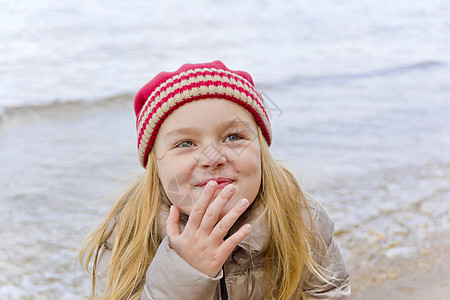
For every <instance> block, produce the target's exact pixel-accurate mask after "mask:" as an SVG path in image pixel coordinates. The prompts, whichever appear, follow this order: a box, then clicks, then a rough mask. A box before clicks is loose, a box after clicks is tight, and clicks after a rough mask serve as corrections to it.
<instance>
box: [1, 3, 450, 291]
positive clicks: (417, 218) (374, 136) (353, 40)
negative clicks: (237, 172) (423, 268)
mask: <svg viewBox="0 0 450 300" xmlns="http://www.w3.org/2000/svg"><path fill="white" fill-rule="evenodd" d="M448 20H450V4H449V3H448V1H444V0H434V1H427V2H410V1H396V2H392V1H346V2H345V3H340V2H336V1H330V0H328V1H325V0H321V1H315V2H314V3H307V2H300V1H296V2H294V1H278V2H268V1H247V2H242V1H230V2H217V1H214V2H207V1H200V0H195V1H190V2H187V3H180V2H175V1H165V2H162V1H158V2H157V1H137V0H136V1H127V2H124V1H73V0H68V1H51V0H43V1H29V0H24V1H19V2H18V1H11V0H9V1H8V0H0V53H1V55H0V165H1V171H0V179H1V180H0V200H1V204H2V205H1V206H0V240H1V242H0V253H1V256H0V298H1V299H27V298H30V299H31V298H33V299H34V298H39V299H41V298H48V299H80V298H83V297H87V295H88V293H89V280H88V278H87V277H86V276H85V275H84V274H83V273H82V271H80V270H78V271H77V273H76V277H75V276H74V275H73V265H72V260H73V257H74V255H75V253H76V249H77V248H78V247H79V246H80V244H81V241H82V239H83V238H84V237H85V236H86V235H87V233H88V232H89V231H90V230H92V228H93V227H94V226H95V225H96V224H98V222H99V221H100V220H101V218H102V217H103V216H104V215H105V214H106V212H107V210H108V209H109V208H110V207H111V205H112V202H113V201H114V199H115V197H116V196H117V194H118V193H119V192H120V191H121V189H122V188H123V187H124V186H125V185H126V183H127V182H129V181H130V180H131V179H132V178H133V177H134V176H136V175H137V174H139V173H141V172H142V170H141V168H140V167H139V164H138V161H137V156H136V150H135V144H136V138H135V132H134V130H135V129H134V115H133V108H132V100H133V96H134V93H135V92H136V91H137V89H138V88H139V87H140V86H142V85H143V84H144V83H145V82H146V81H148V80H149V79H150V78H151V77H153V76H154V75H155V74H156V73H157V72H159V71H161V70H174V69H176V68H177V67H179V66H180V65H181V64H183V63H185V62H205V61H212V60H215V59H221V60H223V61H224V62H225V64H226V65H228V66H229V67H230V68H232V69H243V70H246V71H248V72H250V73H251V74H252V76H253V78H254V80H255V83H256V85H257V88H258V89H259V90H260V91H261V92H262V93H263V95H264V97H265V101H266V104H267V106H268V109H269V111H270V117H271V122H272V126H273V132H274V141H273V145H272V146H271V149H272V153H273V154H274V156H275V157H276V158H279V159H281V160H282V161H283V162H284V163H285V165H287V166H288V167H289V168H291V169H293V170H295V174H296V176H297V177H298V178H299V180H300V182H301V184H302V186H303V188H304V189H305V190H306V191H307V192H309V193H311V194H312V195H313V196H314V197H315V198H316V199H317V200H319V201H320V202H321V203H322V204H323V206H324V207H325V209H326V210H327V211H328V213H329V215H330V216H331V218H332V219H333V221H334V222H335V230H336V238H337V239H338V241H339V242H340V245H341V248H342V251H343V253H344V257H345V258H346V259H347V260H348V261H349V269H350V271H351V270H352V268H353V267H354V265H353V264H356V263H358V262H359V260H358V258H357V257H362V259H367V258H372V259H376V257H383V256H385V257H395V256H399V257H405V256H407V257H413V256H414V255H416V252H418V251H420V247H422V246H423V245H421V241H422V240H424V239H425V238H426V237H427V236H429V235H431V234H433V233H435V232H441V231H445V230H448V229H449V211H450V206H449V203H450V202H449V200H450V181H449V180H450V171H449V170H450V154H449V153H450V118H449V117H448V116H449V113H450V101H449V99H450V81H449V78H450V50H449V47H448V45H449V43H450V23H449V21H448ZM380 249H387V250H386V251H385V252H380ZM405 249H406V250H405Z"/></svg>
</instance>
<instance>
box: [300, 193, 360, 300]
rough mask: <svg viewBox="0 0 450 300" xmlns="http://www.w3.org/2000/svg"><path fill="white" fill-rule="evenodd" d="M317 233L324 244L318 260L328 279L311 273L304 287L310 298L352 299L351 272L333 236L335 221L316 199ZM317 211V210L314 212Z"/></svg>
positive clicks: (315, 219) (317, 255) (313, 205)
mask: <svg viewBox="0 0 450 300" xmlns="http://www.w3.org/2000/svg"><path fill="white" fill-rule="evenodd" d="M312 211H313V214H312V215H313V216H314V223H315V226H316V229H315V230H316V231H317V232H316V234H317V235H318V236H319V240H321V243H322V244H323V245H324V249H323V251H319V253H316V261H317V262H318V263H319V265H320V266H321V267H322V268H324V269H325V270H326V271H325V274H324V275H326V277H327V281H325V280H323V279H321V278H318V277H317V276H313V275H311V276H310V278H309V280H308V281H309V284H308V286H307V287H306V288H304V291H305V293H306V294H307V295H308V296H309V299H333V300H344V299H345V300H349V299H352V295H351V289H350V286H349V274H348V272H347V270H346V268H345V264H344V259H343V258H342V254H341V251H340V249H339V245H338V244H337V242H336V240H335V239H334V238H333V233H334V223H333V221H331V220H330V218H329V216H328V214H327V213H326V212H325V210H324V209H323V207H322V206H321V205H320V204H319V203H318V202H316V201H314V203H313V204H312ZM314 211H315V212H314Z"/></svg>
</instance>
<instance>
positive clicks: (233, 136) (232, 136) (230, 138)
mask: <svg viewBox="0 0 450 300" xmlns="http://www.w3.org/2000/svg"><path fill="white" fill-rule="evenodd" d="M241 138H242V137H241V136H240V135H239V134H237V133H233V134H230V135H228V136H227V137H226V138H225V141H226V142H234V141H237V140H240V139H241Z"/></svg>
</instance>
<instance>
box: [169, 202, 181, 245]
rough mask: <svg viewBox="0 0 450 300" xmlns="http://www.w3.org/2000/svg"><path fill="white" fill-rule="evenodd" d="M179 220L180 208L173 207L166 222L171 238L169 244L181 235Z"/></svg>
mask: <svg viewBox="0 0 450 300" xmlns="http://www.w3.org/2000/svg"><path fill="white" fill-rule="evenodd" d="M179 220H180V212H179V211H178V207H176V206H174V205H172V206H171V207H170V212H169V217H168V218H167V222H166V232H167V236H168V237H169V242H171V240H173V239H176V238H177V237H178V236H179V235H180V227H179V226H178V222H179Z"/></svg>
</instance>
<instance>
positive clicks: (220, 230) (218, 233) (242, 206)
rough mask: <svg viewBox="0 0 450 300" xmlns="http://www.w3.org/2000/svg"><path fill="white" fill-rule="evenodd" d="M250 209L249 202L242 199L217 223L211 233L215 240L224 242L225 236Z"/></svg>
mask: <svg viewBox="0 0 450 300" xmlns="http://www.w3.org/2000/svg"><path fill="white" fill-rule="evenodd" d="M248 207H249V202H248V200H247V199H245V198H242V199H241V200H239V202H238V203H236V205H235V206H233V208H232V209H231V210H230V211H229V212H228V213H227V214H226V215H225V216H223V218H222V219H221V220H220V221H219V223H217V225H216V226H215V227H214V228H213V230H212V232H211V237H212V238H214V239H220V240H223V238H224V237H225V235H226V234H227V233H228V231H229V230H230V228H231V227H233V225H234V223H236V220H237V219H239V217H240V216H241V215H242V214H243V213H244V211H245V210H246V209H247V208H248Z"/></svg>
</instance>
